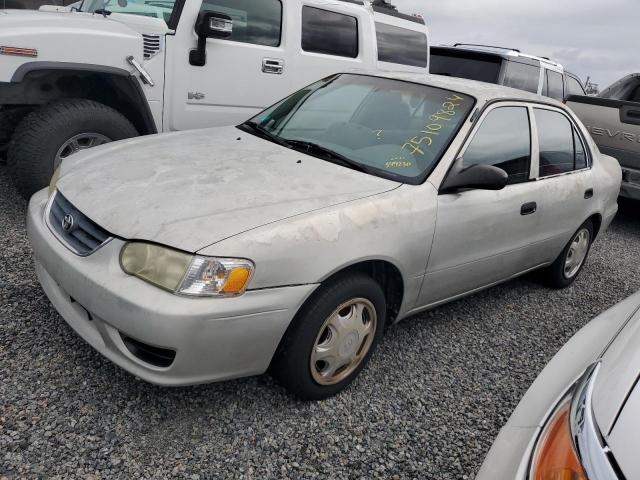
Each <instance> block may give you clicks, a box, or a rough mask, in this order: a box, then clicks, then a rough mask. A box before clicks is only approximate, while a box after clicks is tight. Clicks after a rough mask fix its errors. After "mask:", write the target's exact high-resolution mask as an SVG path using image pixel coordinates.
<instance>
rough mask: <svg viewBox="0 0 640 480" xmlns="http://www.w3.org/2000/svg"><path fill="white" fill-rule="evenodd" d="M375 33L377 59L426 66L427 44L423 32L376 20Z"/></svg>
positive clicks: (427, 60) (427, 57)
mask: <svg viewBox="0 0 640 480" xmlns="http://www.w3.org/2000/svg"><path fill="white" fill-rule="evenodd" d="M376 35H377V38H378V60H379V61H381V62H389V63H398V64H400V65H411V66H413V67H422V68H426V66H427V64H428V62H429V45H428V44H427V36H426V35H425V34H424V33H422V32H416V31H413V30H407V29H406V28H400V27H394V26H393V25H387V24H385V23H380V22H376Z"/></svg>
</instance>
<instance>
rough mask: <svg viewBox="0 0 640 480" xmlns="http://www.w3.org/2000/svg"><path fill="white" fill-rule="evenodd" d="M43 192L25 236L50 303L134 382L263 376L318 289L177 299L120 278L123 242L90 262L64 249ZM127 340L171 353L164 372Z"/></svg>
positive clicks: (30, 215)
mask: <svg viewBox="0 0 640 480" xmlns="http://www.w3.org/2000/svg"><path fill="white" fill-rule="evenodd" d="M46 202H47V192H46V190H43V191H40V192H38V193H37V194H35V195H34V196H33V197H32V199H31V202H30V204H29V211H28V214H27V233H28V236H29V240H30V242H31V245H32V247H33V250H34V255H35V262H36V273H37V275H38V279H39V281H40V283H41V284H42V288H43V289H44V291H45V293H46V294H47V296H48V297H49V299H50V300H51V303H52V304H53V305H54V306H55V308H56V309H57V310H58V312H60V314H61V315H62V317H63V318H64V319H65V320H66V322H67V323H68V324H69V325H70V326H71V327H72V328H73V329H74V330H75V331H76V332H77V333H78V334H79V335H80V336H81V337H82V338H83V339H85V340H86V341H87V342H88V343H89V344H90V345H91V346H92V347H94V348H95V349H96V350H98V351H99V352H100V353H101V354H103V355H104V356H105V357H107V358H108V359H109V360H111V361H112V362H114V363H116V364H117V365H119V366H120V367H122V368H123V369H125V370H127V371H128V372H130V373H132V374H133V375H135V376H137V377H139V378H141V379H143V380H146V381H148V382H151V383H155V384H159V385H190V384H197V383H206V382H213V381H218V380H226V379H230V378H237V377H243V376H249V375H257V374H261V373H264V372H265V371H266V369H267V368H268V366H269V364H270V362H271V359H272V357H273V354H274V353H275V351H276V348H277V346H278V344H279V342H280V340H281V338H282V336H283V335H284V333H285V331H286V329H287V327H288V326H289V324H290V322H291V320H292V319H293V317H294V315H295V314H296V312H297V311H298V309H299V308H300V306H301V305H302V303H303V302H304V301H305V300H306V299H307V298H308V296H309V295H310V294H311V293H312V292H313V291H314V290H315V288H316V287H317V285H302V286H295V287H283V288H274V289H265V290H257V291H248V292H246V293H245V294H244V295H242V296H240V297H234V298H187V297H180V296H177V295H174V294H171V293H168V292H165V291H163V290H161V289H159V288H156V287H154V286H152V285H149V284H147V283H145V282H143V281H142V280H140V279H137V278H135V277H132V276H129V275H127V274H125V273H124V272H123V271H122V269H121V268H120V265H119V260H118V258H119V253H120V249H121V248H122V245H123V244H124V242H123V241H122V240H119V239H113V240H111V241H110V242H109V243H107V244H105V245H104V246H103V247H101V248H100V249H99V250H97V251H96V252H95V253H93V254H92V255H90V256H88V257H80V256H78V255H75V254H74V253H72V252H71V251H70V250H68V249H67V248H66V247H65V246H64V245H63V244H62V243H61V242H60V241H59V240H58V239H57V238H56V237H55V236H54V235H53V234H52V233H51V231H50V230H49V228H48V226H47V225H46V223H45V221H44V211H45V207H46ZM123 337H125V338H131V339H134V340H136V341H138V342H142V343H143V344H145V345H147V346H151V347H152V348H153V347H161V348H162V349H166V350H169V351H173V352H175V358H174V359H173V361H172V362H171V364H170V365H169V366H168V367H159V366H157V365H152V364H150V363H148V362H147V361H145V360H143V359H142V358H141V357H140V356H139V355H137V354H136V353H135V351H132V350H131V349H130V347H128V346H127V344H126V343H125V341H124V340H123Z"/></svg>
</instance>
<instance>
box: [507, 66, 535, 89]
mask: <svg viewBox="0 0 640 480" xmlns="http://www.w3.org/2000/svg"><path fill="white" fill-rule="evenodd" d="M539 83H540V67H536V66H534V65H527V64H525V63H520V62H512V61H509V62H507V70H506V73H505V77H504V84H505V85H506V86H507V87H512V88H518V89H520V90H525V91H527V92H532V93H538V84H539Z"/></svg>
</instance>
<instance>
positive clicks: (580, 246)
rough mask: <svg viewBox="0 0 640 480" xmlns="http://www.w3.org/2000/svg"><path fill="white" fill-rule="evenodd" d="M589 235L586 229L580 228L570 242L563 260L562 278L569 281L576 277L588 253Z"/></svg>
mask: <svg viewBox="0 0 640 480" xmlns="http://www.w3.org/2000/svg"><path fill="white" fill-rule="evenodd" d="M590 240H591V233H589V230H588V229H586V228H582V229H580V230H579V231H578V233H576V234H575V236H574V237H573V239H572V240H571V245H570V246H569V251H568V252H567V256H566V257H565V259H564V276H565V278H568V279H571V278H573V277H575V276H576V274H577V273H578V272H579V271H580V268H581V267H582V265H583V264H584V261H585V259H586V258H587V253H588V252H589V243H590Z"/></svg>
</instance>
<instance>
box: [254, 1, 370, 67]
mask: <svg viewBox="0 0 640 480" xmlns="http://www.w3.org/2000/svg"><path fill="white" fill-rule="evenodd" d="M255 3H256V4H260V5H262V1H260V2H255ZM302 49H303V50H304V51H305V52H313V53H324V54H326V55H336V56H340V57H349V58H356V57H357V56H358V20H357V19H356V18H355V17H351V16H349V15H342V14H340V13H335V12H330V11H328V10H322V9H320V8H314V7H302Z"/></svg>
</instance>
